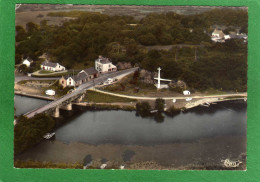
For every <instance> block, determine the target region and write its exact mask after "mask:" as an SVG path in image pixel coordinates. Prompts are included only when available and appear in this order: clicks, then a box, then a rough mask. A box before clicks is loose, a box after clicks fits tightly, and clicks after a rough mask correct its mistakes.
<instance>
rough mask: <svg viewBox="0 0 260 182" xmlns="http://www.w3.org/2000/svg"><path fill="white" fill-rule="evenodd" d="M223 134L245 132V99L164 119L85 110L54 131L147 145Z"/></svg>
mask: <svg viewBox="0 0 260 182" xmlns="http://www.w3.org/2000/svg"><path fill="white" fill-rule="evenodd" d="M74 111H76V109H75V108H74ZM225 135H239V136H245V135H246V104H245V102H226V103H218V104H216V105H212V106H210V107H209V108H204V107H198V108H194V109H192V110H190V111H186V112H184V113H180V114H178V115H176V116H174V117H169V116H164V121H163V122H156V121H155V120H154V118H142V117H137V116H136V114H135V112H127V111H86V112H83V113H80V114H79V115H78V116H77V117H74V118H73V119H72V121H69V122H68V123H67V124H65V125H63V126H62V127H60V128H59V129H58V130H57V131H56V139H57V140H60V141H63V142H66V143H69V142H76V141H77V142H83V143H89V144H94V145H96V144H101V143H114V144H138V145H146V144H159V143H170V142H176V141H178V142H181V141H194V140H198V139H200V138H204V137H215V136H225Z"/></svg>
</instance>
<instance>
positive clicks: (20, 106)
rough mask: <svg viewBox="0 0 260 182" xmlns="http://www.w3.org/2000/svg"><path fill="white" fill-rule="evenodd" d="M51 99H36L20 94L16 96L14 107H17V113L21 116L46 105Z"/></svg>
mask: <svg viewBox="0 0 260 182" xmlns="http://www.w3.org/2000/svg"><path fill="white" fill-rule="evenodd" d="M49 102H50V101H47V100H41V99H35V98H30V97H24V96H20V95H15V96H14V107H15V109H16V110H15V115H17V116H19V115H21V114H25V113H27V112H29V111H31V110H33V109H36V108H38V107H41V106H44V105H46V104H47V103H49Z"/></svg>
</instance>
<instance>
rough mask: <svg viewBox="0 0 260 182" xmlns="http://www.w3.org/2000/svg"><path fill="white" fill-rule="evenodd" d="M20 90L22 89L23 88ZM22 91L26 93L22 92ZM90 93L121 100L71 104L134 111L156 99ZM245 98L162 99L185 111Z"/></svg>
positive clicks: (243, 96)
mask: <svg viewBox="0 0 260 182" xmlns="http://www.w3.org/2000/svg"><path fill="white" fill-rule="evenodd" d="M22 88H24V86H23V87H22ZM24 91H26V92H24ZM90 91H91V92H96V93H99V94H103V95H104V96H103V97H105V95H107V96H108V97H117V98H122V99H121V100H122V102H111V101H109V103H106V102H81V103H73V104H75V105H80V106H88V107H89V106H94V107H96V106H98V107H100V108H101V107H102V108H103V109H108V110H109V109H122V110H135V104H136V102H148V103H149V104H150V105H151V106H152V108H153V107H154V101H155V100H156V99H157V98H152V97H151V98H149V97H136V96H127V95H122V94H114V93H109V92H104V91H100V90H97V89H91V90H90ZM27 92H29V93H27ZM15 94H17V95H22V96H27V97H34V98H39V99H46V100H55V98H54V97H49V96H42V95H39V93H34V92H30V91H28V90H27V89H25V90H21V89H20V90H19V91H17V90H16V91H15ZM245 96H246V95H245V94H237V96H235V97H234V96H233V95H232V96H230V97H228V96H227V95H223V97H216V98H214V96H204V97H201V98H200V96H193V97H194V99H193V100H192V101H189V102H187V101H186V100H185V98H187V96H186V97H166V98H163V99H164V100H165V104H166V105H165V108H166V110H168V109H170V108H172V107H174V108H175V109H177V110H186V109H191V108H194V107H197V106H200V105H205V104H211V103H216V102H222V101H227V100H240V99H241V100H242V99H244V98H245ZM124 99H125V100H124ZM173 99H176V102H172V100H173ZM85 100H86V99H85ZM99 100H100V99H99ZM101 100H102V99H101ZM110 100H111V99H110ZM119 100H120V99H119ZM128 101H129V102H128ZM130 101H131V102H130Z"/></svg>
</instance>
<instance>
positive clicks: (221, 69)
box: [15, 9, 247, 91]
mask: <svg viewBox="0 0 260 182" xmlns="http://www.w3.org/2000/svg"><path fill="white" fill-rule="evenodd" d="M50 15H51V16H72V17H77V18H76V19H74V20H70V21H66V22H64V23H63V25H62V26H50V25H48V23H47V20H43V21H41V22H40V24H39V25H38V24H35V23H32V22H29V23H27V25H26V27H25V28H23V27H21V26H16V42H17V43H16V54H15V60H16V63H20V62H21V57H23V56H24V57H26V56H29V57H30V58H32V59H33V60H35V61H37V59H38V57H39V56H40V55H42V54H43V53H47V54H48V55H49V57H50V59H51V60H52V61H54V62H55V61H58V62H60V63H61V64H62V65H64V66H65V67H66V68H68V69H70V68H73V67H74V66H75V65H77V63H78V64H80V65H83V64H84V65H85V66H87V65H93V64H94V60H95V59H96V58H97V57H98V55H103V56H106V57H109V58H111V59H112V60H113V62H114V63H117V62H131V63H132V64H139V65H140V66H141V67H143V68H145V69H147V70H150V71H156V68H157V66H161V67H162V69H163V71H162V74H163V75H164V76H165V77H167V78H169V79H176V80H177V79H182V80H184V81H185V82H187V84H188V85H189V86H190V87H192V88H197V89H198V88H199V89H207V88H211V87H212V88H219V89H220V88H222V89H227V90H228V89H233V90H234V89H235V90H239V91H241V90H244V88H245V85H246V81H245V80H246V76H245V75H246V62H247V59H246V51H247V47H246V45H244V44H243V43H241V42H239V41H238V40H236V41H233V40H232V41H230V42H227V43H223V44H222V45H220V44H218V43H217V44H215V43H212V41H211V40H210V36H209V34H208V33H209V28H210V26H211V25H214V24H222V25H226V26H230V25H234V26H239V27H241V28H243V27H247V11H244V10H233V9H215V10H212V11H209V12H205V13H202V14H199V15H179V14H176V13H173V12H168V13H162V14H154V13H151V14H149V15H147V16H146V17H144V18H143V19H141V20H136V19H134V18H133V17H131V16H109V15H105V14H100V13H90V12H70V13H69V12H68V13H65V12H59V13H58V14H55V13H52V14H50ZM238 20H240V21H238ZM172 44H189V45H191V46H190V47H185V48H179V47H176V48H175V47H173V48H172V49H170V50H168V51H164V50H151V51H148V50H147V48H146V46H151V45H172ZM194 44H201V45H204V47H203V46H202V47H201V46H199V47H195V46H193V45H194ZM195 49H196V50H195ZM195 52H196V55H197V57H198V61H197V62H195V61H194V54H195ZM231 55H232V56H231ZM233 63H235V64H233ZM215 65H217V66H215ZM212 66H214V67H213V68H212ZM244 66H245V67H244ZM228 70H229V71H231V72H232V73H231V74H229V73H228V74H224V73H226V72H227V71H228ZM219 76H220V77H221V79H222V80H223V81H220V80H221V79H219ZM241 77H243V78H241ZM230 83H231V84H230ZM241 85H242V87H241Z"/></svg>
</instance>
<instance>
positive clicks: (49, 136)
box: [43, 133, 55, 140]
mask: <svg viewBox="0 0 260 182" xmlns="http://www.w3.org/2000/svg"><path fill="white" fill-rule="evenodd" d="M54 135H55V133H47V134H46V135H44V136H43V138H45V139H47V140H49V139H51V138H52V137H53V136H54Z"/></svg>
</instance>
